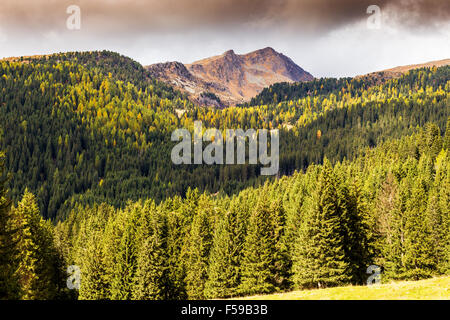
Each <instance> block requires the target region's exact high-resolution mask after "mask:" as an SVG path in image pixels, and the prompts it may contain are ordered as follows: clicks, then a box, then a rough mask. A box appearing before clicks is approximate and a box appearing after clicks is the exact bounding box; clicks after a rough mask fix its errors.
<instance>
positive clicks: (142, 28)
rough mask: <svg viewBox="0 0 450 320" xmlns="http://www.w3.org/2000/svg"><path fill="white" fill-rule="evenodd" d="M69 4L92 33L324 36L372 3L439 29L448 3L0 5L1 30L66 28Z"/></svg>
mask: <svg viewBox="0 0 450 320" xmlns="http://www.w3.org/2000/svg"><path fill="white" fill-rule="evenodd" d="M71 4H75V5H79V6H80V8H81V10H82V18H83V20H82V21H83V28H87V30H88V31H90V32H91V31H92V32H94V33H96V32H99V33H105V32H106V33H107V32H125V33H129V32H136V33H142V32H151V31H154V32H157V31H165V30H167V31H170V30H183V29H185V28H211V27H213V28H214V27H216V28H224V27H228V28H230V27H236V28H242V27H246V28H255V29H258V28H266V27H271V26H277V27H286V28H301V29H302V30H304V31H306V32H308V31H316V32H323V31H325V32H326V31H327V30H333V29H335V28H337V27H340V26H344V25H347V24H351V23H353V22H357V21H359V20H361V19H364V18H366V17H367V13H366V10H367V7H368V6H369V5H372V4H374V5H378V6H379V7H380V8H381V9H382V13H383V14H384V15H385V18H386V19H387V20H388V21H387V23H390V24H400V25H404V26H406V27H436V26H437V27H438V26H439V25H440V24H441V23H447V22H449V20H450V1H447V0H147V1H144V0H135V1H131V0H70V1H68V0H45V1H44V0H25V1H18V0H2V1H1V3H0V26H2V27H3V28H11V27H15V28H17V29H19V30H25V31H26V30H29V31H30V32H33V31H43V32H45V31H48V30H55V29H56V30H57V29H58V28H64V26H65V20H66V19H67V16H68V15H67V14H66V8H67V7H68V6H69V5H71Z"/></svg>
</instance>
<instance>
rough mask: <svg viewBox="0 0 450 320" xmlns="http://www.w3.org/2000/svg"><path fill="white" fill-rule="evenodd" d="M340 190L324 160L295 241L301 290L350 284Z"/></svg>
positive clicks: (331, 169)
mask: <svg viewBox="0 0 450 320" xmlns="http://www.w3.org/2000/svg"><path fill="white" fill-rule="evenodd" d="M337 189H338V186H337V180H336V177H335V174H334V172H333V168H332V166H331V164H330V162H329V161H328V160H327V159H325V161H324V164H323V167H322V171H321V173H320V175H319V178H318V182H317V188H316V191H315V192H314V193H313V196H312V198H310V199H309V202H308V203H307V204H306V206H305V210H306V213H305V217H304V221H303V223H302V226H301V228H300V230H299V235H298V237H297V240H296V246H295V249H296V252H295V254H294V264H293V271H294V282H295V283H296V285H297V286H298V287H302V288H303V287H306V288H314V287H316V288H323V287H330V286H337V285H343V284H346V283H349V282H350V281H351V276H350V275H349V273H348V271H349V268H350V262H349V259H348V257H347V256H346V243H345V229H344V227H343V224H342V222H343V219H344V217H343V216H342V208H340V202H339V194H338V190H337Z"/></svg>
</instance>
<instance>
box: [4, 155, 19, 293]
mask: <svg viewBox="0 0 450 320" xmlns="http://www.w3.org/2000/svg"><path fill="white" fill-rule="evenodd" d="M3 161H4V155H3V154H0V178H1V180H0V299H1V300H3V299H13V298H18V297H19V284H18V279H17V277H16V275H15V266H16V263H17V254H18V252H17V248H16V246H15V244H16V242H15V241H14V238H15V237H16V234H17V232H18V231H19V229H17V228H16V226H15V225H14V217H13V215H12V213H11V210H10V205H11V202H10V201H9V200H8V198H7V197H8V194H7V190H6V188H5V184H6V180H5V172H4V163H3Z"/></svg>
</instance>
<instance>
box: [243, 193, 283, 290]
mask: <svg viewBox="0 0 450 320" xmlns="http://www.w3.org/2000/svg"><path fill="white" fill-rule="evenodd" d="M268 197H269V195H268V191H267V187H265V188H264V189H263V190H261V193H260V198H259V200H258V202H257V204H256V207H255V209H254V210H253V212H252V214H251V216H250V219H249V223H248V230H247V236H246V238H245V243H244V250H243V258H242V281H241V284H240V287H239V292H240V293H241V294H245V295H251V294H257V293H271V292H274V291H275V290H276V286H275V284H274V274H273V266H274V255H275V251H276V240H275V239H274V237H273V236H274V228H273V222H272V219H273V214H272V212H271V208H270V205H271V204H270V200H269V199H268Z"/></svg>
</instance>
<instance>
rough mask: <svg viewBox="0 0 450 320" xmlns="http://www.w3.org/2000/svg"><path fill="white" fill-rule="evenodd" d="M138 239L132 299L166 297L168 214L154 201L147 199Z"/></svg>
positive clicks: (167, 279) (160, 298)
mask: <svg viewBox="0 0 450 320" xmlns="http://www.w3.org/2000/svg"><path fill="white" fill-rule="evenodd" d="M137 241H138V243H139V247H138V252H137V261H136V263H137V269H136V274H135V279H134V285H133V299H138V300H162V299H167V298H168V292H169V286H170V279H169V275H168V256H167V218H166V216H165V215H164V213H163V212H161V211H157V210H156V207H155V204H154V202H153V201H147V202H146V203H145V205H144V208H143V215H142V216H141V223H140V227H139V230H138V235H137Z"/></svg>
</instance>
